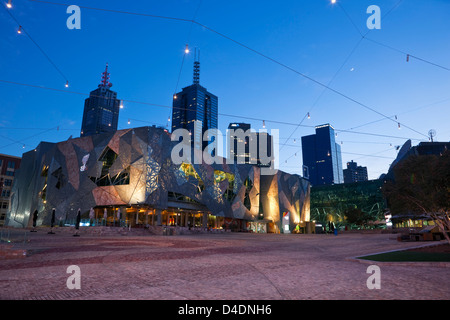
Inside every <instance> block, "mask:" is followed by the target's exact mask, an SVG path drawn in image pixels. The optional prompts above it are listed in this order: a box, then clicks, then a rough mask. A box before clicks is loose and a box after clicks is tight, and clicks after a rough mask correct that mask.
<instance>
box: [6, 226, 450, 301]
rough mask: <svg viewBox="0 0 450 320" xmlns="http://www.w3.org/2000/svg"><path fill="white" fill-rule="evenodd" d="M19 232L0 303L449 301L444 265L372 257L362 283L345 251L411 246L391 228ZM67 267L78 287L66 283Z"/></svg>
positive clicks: (361, 267)
mask: <svg viewBox="0 0 450 320" xmlns="http://www.w3.org/2000/svg"><path fill="white" fill-rule="evenodd" d="M22 232H24V231H22ZM27 237H28V239H27V240H28V242H27V243H20V242H17V243H16V244H14V245H13V246H12V248H11V250H13V249H14V250H26V257H22V258H17V257H16V258H7V257H6V256H5V257H6V258H1V257H0V299H2V300H6V299H8V300H21V299H25V300H35V299H38V300H71V299H82V300H96V299H99V300H100V299H101V300H109V299H115V300H117V299H125V300H129V299H146V300H148V299H157V300H172V299H177V300H178V299H186V300H194V299H195V300H199V299H201V300H255V299H257V300H266V299H267V300H284V299H288V300H308V299H314V300H317V299H331V300H334V299H349V300H372V299H377V300H379V299H388V300H390V299H408V300H409V299H414V300H419V299H438V300H443V299H445V300H448V299H450V277H449V270H450V269H449V267H448V264H447V265H445V264H443V265H442V264H441V265H438V264H428V265H423V264H422V265H421V264H413V263H406V264H405V263H399V264H394V263H391V264H388V265H383V264H381V263H380V264H379V266H380V268H381V289H379V290H377V289H373V290H369V289H368V288H367V286H366V281H367V278H368V277H369V274H367V273H366V270H367V267H368V264H367V262H365V263H360V262H358V261H357V260H354V259H352V258H353V257H356V256H361V255H366V254H373V253H378V252H384V251H390V250H398V249H402V248H410V247H415V246H417V245H418V243H413V242H398V241H396V240H395V239H394V238H393V235H392V234H391V235H390V234H364V235H363V234H357V233H352V234H340V235H338V236H334V235H283V234H248V233H225V234H196V235H177V236H160V235H149V236H133V235H130V234H129V235H126V236H122V235H92V234H91V235H90V234H81V236H80V237H73V236H72V234H68V233H58V232H56V234H54V235H49V234H47V232H45V231H42V230H40V231H38V232H36V233H30V234H29V235H27ZM2 250H3V252H5V250H7V249H2ZM70 265H77V266H79V267H80V270H81V289H79V290H77V289H72V290H70V289H68V288H67V286H66V281H67V279H68V277H69V276H70V274H68V273H66V271H67V267H68V266H70Z"/></svg>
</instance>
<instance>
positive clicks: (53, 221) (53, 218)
mask: <svg viewBox="0 0 450 320" xmlns="http://www.w3.org/2000/svg"><path fill="white" fill-rule="evenodd" d="M55 218H56V209H55V208H53V209H52V219H51V221H50V232H49V233H48V234H55V233H54V232H53V226H54V225H55Z"/></svg>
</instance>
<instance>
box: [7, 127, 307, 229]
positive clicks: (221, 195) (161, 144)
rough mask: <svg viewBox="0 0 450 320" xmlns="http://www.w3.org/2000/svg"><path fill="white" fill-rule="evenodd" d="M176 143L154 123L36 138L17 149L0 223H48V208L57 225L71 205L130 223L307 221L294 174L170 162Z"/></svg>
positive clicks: (288, 225) (283, 225) (274, 225)
mask: <svg viewBox="0 0 450 320" xmlns="http://www.w3.org/2000/svg"><path fill="white" fill-rule="evenodd" d="M177 143H178V142H175V141H171V139H170V133H168V132H166V131H165V130H163V129H160V128H156V127H139V128H134V129H125V130H119V131H116V132H114V133H104V134H98V135H92V136H87V137H82V138H75V139H69V140H67V141H63V142H59V143H47V142H41V143H40V144H39V146H38V147H37V148H36V149H35V150H33V151H30V152H27V153H25V154H23V157H22V163H21V166H20V169H19V170H18V172H17V173H16V179H15V182H14V185H13V188H12V201H11V209H10V212H9V213H8V216H7V220H6V223H7V225H9V226H16V227H30V226H31V225H32V220H33V219H32V215H33V212H34V211H35V210H38V212H39V215H38V220H37V225H38V226H39V225H50V221H51V216H52V210H53V208H54V209H55V212H56V223H57V224H58V223H60V224H63V223H65V222H66V221H70V220H73V219H75V217H76V214H77V211H78V209H80V210H81V212H82V216H83V217H88V215H89V212H92V209H93V211H94V212H95V217H96V218H97V219H99V218H101V219H102V218H104V217H106V218H107V219H106V221H107V223H112V222H114V221H115V219H116V215H117V214H118V212H119V211H120V213H121V214H122V219H125V220H126V221H127V224H128V225H131V226H132V227H134V226H138V225H143V224H155V225H161V224H162V225H165V224H174V225H182V226H187V225H198V223H200V225H202V226H212V227H220V226H222V225H223V224H225V225H226V224H229V223H237V224H238V227H239V228H241V229H248V228H254V227H255V226H256V225H257V224H259V225H265V228H266V231H267V232H289V231H293V230H294V229H295V227H296V226H297V225H298V224H299V223H301V222H305V221H309V197H310V185H309V182H308V181H307V180H305V179H303V178H302V177H300V176H298V175H292V174H288V173H285V172H282V171H280V170H278V171H277V173H276V174H273V175H261V168H259V167H258V166H256V165H250V164H227V163H225V159H223V161H222V162H223V163H219V164H217V163H213V164H207V163H205V162H204V161H203V162H202V163H201V164H191V163H190V161H188V160H186V161H185V162H183V163H181V164H175V163H173V161H172V160H171V152H172V149H173V147H174V146H175V145H176V144H177ZM193 152H194V151H193ZM216 162H217V161H216ZM105 213H106V216H104V214H105Z"/></svg>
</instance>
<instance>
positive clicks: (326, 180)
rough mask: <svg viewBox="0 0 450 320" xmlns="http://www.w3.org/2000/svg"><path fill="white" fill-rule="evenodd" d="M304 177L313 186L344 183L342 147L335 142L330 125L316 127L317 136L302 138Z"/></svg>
mask: <svg viewBox="0 0 450 320" xmlns="http://www.w3.org/2000/svg"><path fill="white" fill-rule="evenodd" d="M302 153H303V176H304V177H305V178H308V179H309V181H310V183H311V185H313V186H317V185H329V184H339V183H343V182H344V177H343V171H342V157H341V146H340V145H338V144H337V143H336V141H335V132H334V128H333V127H332V126H331V125H330V124H324V125H320V126H317V127H316V134H313V135H309V136H304V137H302Z"/></svg>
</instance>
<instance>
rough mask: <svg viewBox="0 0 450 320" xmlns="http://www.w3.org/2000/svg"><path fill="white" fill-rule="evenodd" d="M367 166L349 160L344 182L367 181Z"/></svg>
mask: <svg viewBox="0 0 450 320" xmlns="http://www.w3.org/2000/svg"><path fill="white" fill-rule="evenodd" d="M367 180H369V177H368V175H367V167H362V166H358V164H357V163H356V162H353V160H352V161H350V162H347V169H344V183H352V182H360V181H367Z"/></svg>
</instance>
